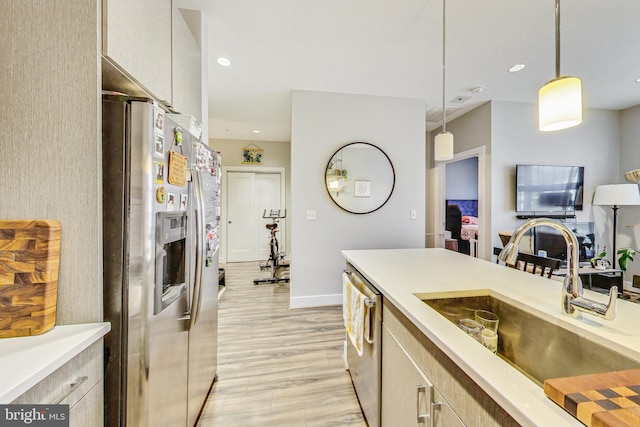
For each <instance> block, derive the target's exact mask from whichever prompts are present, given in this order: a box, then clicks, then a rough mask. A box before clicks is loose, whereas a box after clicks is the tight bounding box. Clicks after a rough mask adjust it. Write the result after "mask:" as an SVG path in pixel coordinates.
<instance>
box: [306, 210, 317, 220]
mask: <svg viewBox="0 0 640 427" xmlns="http://www.w3.org/2000/svg"><path fill="white" fill-rule="evenodd" d="M316 219H318V217H317V215H316V211H315V210H308V211H307V221H315V220H316Z"/></svg>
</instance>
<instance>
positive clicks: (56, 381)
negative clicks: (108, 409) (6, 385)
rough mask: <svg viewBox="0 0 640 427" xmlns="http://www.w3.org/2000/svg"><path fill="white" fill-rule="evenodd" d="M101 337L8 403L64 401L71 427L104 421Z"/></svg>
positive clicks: (52, 402) (100, 423)
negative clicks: (66, 405)
mask: <svg viewBox="0 0 640 427" xmlns="http://www.w3.org/2000/svg"><path fill="white" fill-rule="evenodd" d="M102 358H103V351H102V340H99V341H97V342H95V343H94V344H92V345H91V346H90V347H89V348H87V349H86V350H84V351H83V352H81V353H80V354H78V355H77V356H76V357H74V358H73V359H71V360H70V361H68V362H67V363H65V364H64V365H62V366H61V367H60V368H58V369H56V370H55V371H54V372H53V373H51V374H50V375H49V376H47V377H46V378H45V379H43V380H42V381H40V382H39V383H38V384H36V385H35V386H33V387H31V388H30V389H29V390H28V391H26V392H25V393H23V394H22V395H21V396H20V397H18V398H17V399H15V400H14V401H12V402H11V403H12V404H42V405H46V404H68V405H69V425H70V426H71V427H75V426H77V427H84V426H94V427H100V426H102V425H103V424H104V413H103V411H104V409H103V408H104V406H103V396H104V394H103V382H102V376H103V373H102V363H103V362H102Z"/></svg>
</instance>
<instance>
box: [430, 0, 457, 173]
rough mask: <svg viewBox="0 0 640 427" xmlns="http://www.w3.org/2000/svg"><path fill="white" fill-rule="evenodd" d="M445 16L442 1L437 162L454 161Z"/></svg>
mask: <svg viewBox="0 0 640 427" xmlns="http://www.w3.org/2000/svg"><path fill="white" fill-rule="evenodd" d="M445 14H446V0H442V132H440V133H439V134H437V135H436V139H435V144H434V159H435V160H436V161H437V162H441V161H444V160H451V159H453V134H452V133H451V132H447V109H446V107H445V105H444V88H445V49H444V46H445Z"/></svg>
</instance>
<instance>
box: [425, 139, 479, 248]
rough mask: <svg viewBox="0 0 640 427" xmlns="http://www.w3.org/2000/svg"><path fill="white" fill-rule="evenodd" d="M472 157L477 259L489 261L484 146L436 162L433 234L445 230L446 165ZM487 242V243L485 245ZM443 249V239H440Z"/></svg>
mask: <svg viewBox="0 0 640 427" xmlns="http://www.w3.org/2000/svg"><path fill="white" fill-rule="evenodd" d="M472 157H477V158H478V222H479V224H478V235H479V239H478V253H477V257H478V258H481V259H485V260H486V259H490V257H491V251H490V250H489V249H488V248H489V247H490V246H491V245H490V242H491V236H490V233H491V220H490V218H489V209H488V205H489V203H488V202H489V200H488V198H487V194H488V192H487V179H486V175H485V172H486V166H487V164H486V163H487V158H486V149H485V147H484V146H480V147H476V148H472V149H469V150H465V151H461V152H459V153H455V154H454V155H453V159H451V160H447V161H443V162H437V163H436V167H435V174H434V178H435V182H434V185H433V191H434V201H435V213H434V220H435V232H436V234H437V235H440V236H444V231H445V230H444V228H445V214H444V212H445V208H446V206H445V204H446V200H445V199H446V165H447V164H448V163H453V162H457V161H459V160H465V159H469V158H472ZM487 242H488V243H487ZM441 243H442V246H441V247H444V239H442V242H441Z"/></svg>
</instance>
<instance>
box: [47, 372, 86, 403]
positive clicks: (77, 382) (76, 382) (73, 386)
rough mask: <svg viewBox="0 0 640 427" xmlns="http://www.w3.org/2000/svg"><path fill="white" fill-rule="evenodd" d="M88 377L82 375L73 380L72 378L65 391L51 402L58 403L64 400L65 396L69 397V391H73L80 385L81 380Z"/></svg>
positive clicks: (83, 380)
mask: <svg viewBox="0 0 640 427" xmlns="http://www.w3.org/2000/svg"><path fill="white" fill-rule="evenodd" d="M88 379H89V377H87V376H84V377H78V378H76V379H75V380H73V382H72V383H71V384H69V388H68V389H67V391H65V392H64V393H62V396H60V397H58V398H57V399H56V400H55V402H53V403H52V404H53V405H58V404H59V403H60V402H62V401H63V400H65V399H66V398H67V397H69V395H70V394H71V393H73V392H74V391H75V390H76V389H77V388H78V387H80V384H82V383H83V382H85V381H86V380H88Z"/></svg>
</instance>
